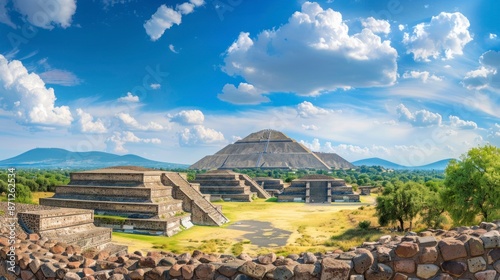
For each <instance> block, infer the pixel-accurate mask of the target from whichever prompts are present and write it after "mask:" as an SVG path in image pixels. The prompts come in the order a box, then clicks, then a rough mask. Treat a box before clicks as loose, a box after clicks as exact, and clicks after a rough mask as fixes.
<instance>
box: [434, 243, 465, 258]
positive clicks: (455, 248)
mask: <svg viewBox="0 0 500 280" xmlns="http://www.w3.org/2000/svg"><path fill="white" fill-rule="evenodd" d="M439 250H440V251H441V256H442V257H443V260H445V261H449V260H455V259H459V258H465V257H467V251H466V250H465V246H464V243H463V242H462V241H460V240H456V239H449V238H448V239H443V240H441V241H440V242H439Z"/></svg>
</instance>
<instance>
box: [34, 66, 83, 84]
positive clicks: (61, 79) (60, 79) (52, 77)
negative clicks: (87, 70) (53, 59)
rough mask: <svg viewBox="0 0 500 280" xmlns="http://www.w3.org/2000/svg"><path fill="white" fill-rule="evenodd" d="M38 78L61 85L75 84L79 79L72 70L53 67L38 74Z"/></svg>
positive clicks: (78, 82)
mask: <svg viewBox="0 0 500 280" xmlns="http://www.w3.org/2000/svg"><path fill="white" fill-rule="evenodd" d="M39 76H40V78H42V80H43V81H44V82H45V83H47V84H54V85H61V86H76V85H79V84H80V83H81V80H80V79H79V78H78V77H77V76H76V75H75V74H73V73H72V72H70V71H66V70H60V69H53V70H49V71H45V72H43V73H40V74H39Z"/></svg>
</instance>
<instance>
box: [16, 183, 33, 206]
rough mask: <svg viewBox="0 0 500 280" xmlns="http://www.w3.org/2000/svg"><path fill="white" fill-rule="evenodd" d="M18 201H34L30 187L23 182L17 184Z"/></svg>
mask: <svg viewBox="0 0 500 280" xmlns="http://www.w3.org/2000/svg"><path fill="white" fill-rule="evenodd" d="M16 202H19V203H29V204H31V203H33V200H32V196H31V191H30V188H28V187H27V186H25V185H23V184H16Z"/></svg>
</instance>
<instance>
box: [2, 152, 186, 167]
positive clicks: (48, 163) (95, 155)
mask: <svg viewBox="0 0 500 280" xmlns="http://www.w3.org/2000/svg"><path fill="white" fill-rule="evenodd" d="M124 165H136V166H143V167H150V168H187V167H189V165H185V164H177V163H169V162H160V161H153V160H149V159H145V158H143V157H140V156H136V155H131V154H129V155H123V156H120V155H115V154H110V153H105V152H70V151H67V150H64V149H57V148H36V149H32V150H29V151H27V152H25V153H22V154H20V155H18V156H15V157H13V158H9V159H5V160H2V161H0V167H18V168H47V169H52V168H75V169H92V168H101V167H108V166H124Z"/></svg>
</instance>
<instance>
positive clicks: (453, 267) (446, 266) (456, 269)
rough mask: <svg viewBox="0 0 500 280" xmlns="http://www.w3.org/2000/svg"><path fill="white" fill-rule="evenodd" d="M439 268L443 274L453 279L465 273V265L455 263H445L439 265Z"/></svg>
mask: <svg viewBox="0 0 500 280" xmlns="http://www.w3.org/2000/svg"><path fill="white" fill-rule="evenodd" d="M441 268H442V269H443V271H444V272H446V273H448V274H450V275H452V276H455V277H459V276H460V275H462V274H464V272H465V271H467V265H466V264H465V263H463V262H457V261H445V262H443V263H442V264H441Z"/></svg>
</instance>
